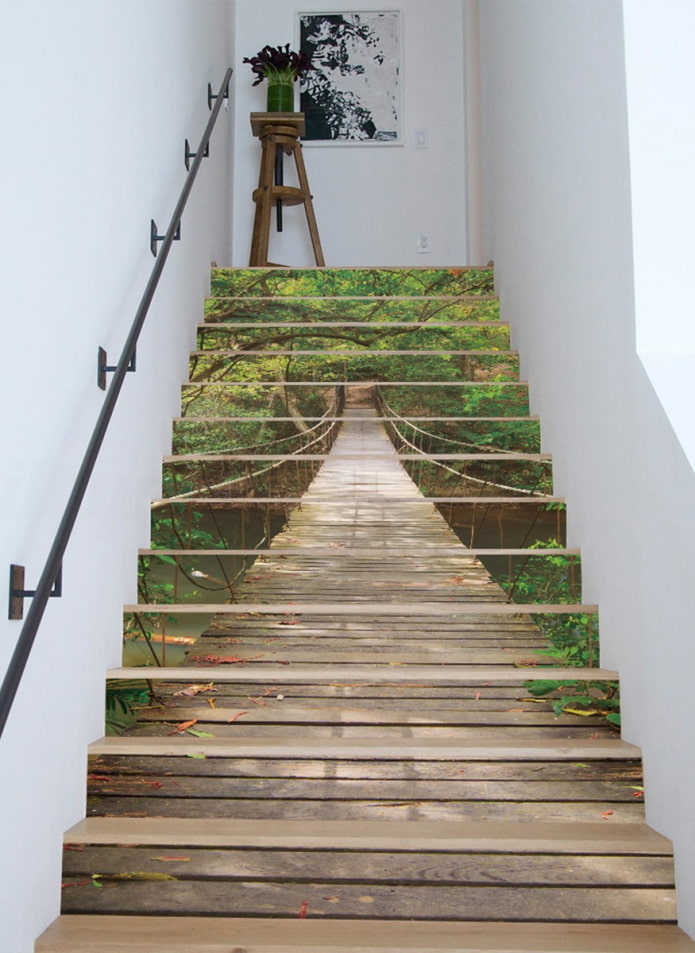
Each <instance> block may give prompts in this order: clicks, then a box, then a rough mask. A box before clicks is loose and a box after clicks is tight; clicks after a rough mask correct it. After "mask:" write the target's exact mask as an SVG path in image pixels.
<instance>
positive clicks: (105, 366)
mask: <svg viewBox="0 0 695 953" xmlns="http://www.w3.org/2000/svg"><path fill="white" fill-rule="evenodd" d="M117 367H118V364H109V363H108V355H107V353H106V351H105V350H104V348H103V347H100V348H99V353H98V356H97V386H98V388H99V390H106V375H107V374H109V373H112V372H113V371H115V370H116V369H117ZM127 370H128V371H135V370H136V367H135V351H133V354H132V357H131V358H130V363H129V364H128V368H127Z"/></svg>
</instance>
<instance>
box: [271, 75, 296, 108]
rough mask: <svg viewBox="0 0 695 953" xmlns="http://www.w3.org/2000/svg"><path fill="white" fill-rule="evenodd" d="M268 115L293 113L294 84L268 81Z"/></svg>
mask: <svg viewBox="0 0 695 953" xmlns="http://www.w3.org/2000/svg"><path fill="white" fill-rule="evenodd" d="M267 111H268V112H269V113H291V112H294V82H289V83H278V82H270V81H268V106H267Z"/></svg>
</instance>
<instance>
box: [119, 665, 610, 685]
mask: <svg viewBox="0 0 695 953" xmlns="http://www.w3.org/2000/svg"><path fill="white" fill-rule="evenodd" d="M106 677H107V678H113V679H126V680H131V679H142V678H148V679H151V680H152V681H155V682H196V681H200V680H201V679H208V680H210V679H212V680H214V681H215V682H258V681H263V682H268V683H269V684H278V683H282V682H284V683H286V684H296V683H300V684H303V683H314V682H318V683H324V682H345V681H349V682H355V683H359V682H364V683H368V684H377V683H379V684H385V685H388V684H394V683H396V684H397V683H407V684H411V683H413V682H427V683H431V684H446V685H464V684H475V685H479V684H481V683H485V682H518V683H523V682H527V681H529V680H530V679H537V678H543V679H549V680H552V681H570V682H575V681H577V680H580V681H595V680H599V681H615V680H617V679H618V677H619V675H618V672H617V671H615V669H609V668H569V667H566V668H562V667H560V666H552V665H548V666H542V665H538V666H529V667H521V666H515V665H511V664H510V665H439V664H437V665H409V666H408V667H407V668H406V669H404V668H403V667H402V666H400V667H399V666H397V665H379V666H367V665H350V664H345V665H340V666H334V667H331V666H325V665H324V666H310V667H308V666H303V665H277V664H272V663H271V664H267V665H263V666H260V667H259V666H254V664H253V663H246V664H244V665H238V664H237V665H224V664H220V665H198V666H190V667H183V666H172V667H167V668H155V669H152V668H147V669H142V668H135V667H127V666H122V667H119V668H112V669H109V671H108V672H107V673H106Z"/></svg>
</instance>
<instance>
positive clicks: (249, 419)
mask: <svg viewBox="0 0 695 953" xmlns="http://www.w3.org/2000/svg"><path fill="white" fill-rule="evenodd" d="M370 419H371V420H374V421H375V422H377V423H388V422H389V421H391V422H393V421H394V419H398V420H403V421H413V420H415V421H417V422H418V423H423V422H425V423H426V422H430V423H462V424H463V423H510V422H511V423H527V422H528V421H531V422H538V421H539V420H540V417H539V416H538V415H537V414H526V415H525V416H523V417H466V416H459V417H416V416H413V415H412V414H407V415H406V416H404V417H400V416H399V417H398V418H394V416H390V417H379V416H376V417H372V418H370ZM302 420H303V421H304V422H305V423H313V422H317V421H321V420H323V421H325V422H326V423H344V421H345V417H344V416H341V417H331V416H326V415H324V416H322V417H306V416H304V414H302ZM173 422H174V423H175V424H187V423H192V424H208V423H296V417H275V416H273V417H268V416H265V415H254V414H245V415H244V416H243V417H233V416H228V415H226V414H225V415H224V416H223V417H212V416H211V417H196V416H194V415H193V414H191V415H190V416H189V415H186V416H185V417H174V419H173Z"/></svg>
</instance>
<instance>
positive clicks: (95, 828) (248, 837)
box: [63, 817, 672, 857]
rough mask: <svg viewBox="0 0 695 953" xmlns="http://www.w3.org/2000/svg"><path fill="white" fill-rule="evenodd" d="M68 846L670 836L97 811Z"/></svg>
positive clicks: (407, 845)
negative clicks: (121, 814)
mask: <svg viewBox="0 0 695 953" xmlns="http://www.w3.org/2000/svg"><path fill="white" fill-rule="evenodd" d="M63 840H64V843H65V844H76V845H80V844H114V845H118V844H133V845H136V846H155V845H157V846H167V847H216V846H219V847H249V848H250V847H256V848H266V849H269V848H276V849H284V850H361V851H366V852H369V851H399V852H401V851H402V852H407V851H423V850H432V851H437V852H445V853H454V852H458V851H472V852H474V853H477V854H478V853H514V854H525V855H534V854H553V853H559V854H581V855H589V854H597V855H605V854H610V855H614V856H617V855H627V854H637V855H649V856H663V857H666V856H670V854H671V851H672V845H671V842H670V840H668V838H666V837H663V836H662V835H661V834H657V833H656V831H654V830H653V829H652V828H651V827H648V826H647V825H646V824H641V823H637V824H610V823H606V822H598V823H595V824H591V823H583V824H575V823H572V822H566V823H564V824H562V823H545V824H539V823H526V824H519V823H514V822H506V823H505V822H495V821H484V822H479V823H470V822H465V821H463V822H453V821H447V822H438V821H389V822H388V823H386V824H384V823H383V822H382V821H340V822H334V821H320V820H317V821H314V822H312V824H311V826H310V827H309V829H307V825H306V824H305V823H304V822H303V821H289V820H273V819H269V820H230V819H228V818H175V817H172V818H167V817H89V818H86V819H85V820H82V821H80V822H79V823H78V824H76V825H75V826H74V827H71V828H70V830H69V831H67V832H66V834H65V836H64V838H63Z"/></svg>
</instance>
